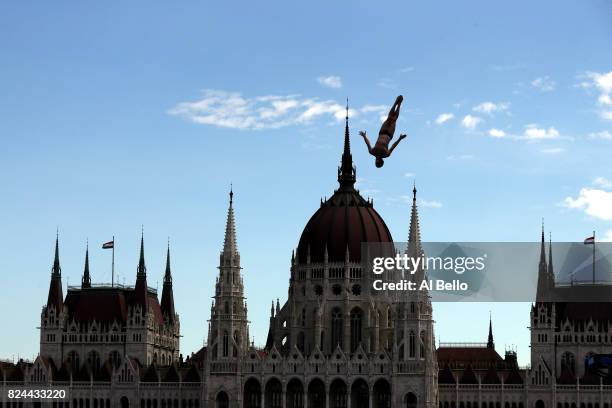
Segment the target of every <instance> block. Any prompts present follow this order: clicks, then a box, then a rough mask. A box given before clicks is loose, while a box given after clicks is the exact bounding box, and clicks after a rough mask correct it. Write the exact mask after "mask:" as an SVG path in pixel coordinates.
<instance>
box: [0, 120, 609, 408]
mask: <svg viewBox="0 0 612 408" xmlns="http://www.w3.org/2000/svg"><path fill="white" fill-rule="evenodd" d="M337 175H338V183H339V184H338V188H337V189H336V190H335V191H334V193H333V195H332V196H331V197H330V198H329V199H326V200H324V201H321V203H320V206H319V208H318V209H317V210H316V212H315V213H314V214H313V216H312V217H311V218H310V220H309V221H308V222H307V224H306V226H305V227H304V230H303V232H302V235H301V237H300V238H299V242H298V245H297V249H296V250H295V251H294V253H293V254H291V266H290V270H289V273H290V275H289V288H288V296H287V300H286V301H285V302H284V304H280V302H278V301H277V302H276V303H274V302H273V303H272V306H271V310H270V326H269V331H268V336H267V339H266V342H265V347H255V345H254V342H252V341H250V339H251V337H250V334H249V320H248V305H247V302H246V300H245V299H246V298H245V290H248V288H245V287H244V283H243V277H242V274H243V270H242V268H243V266H242V264H241V260H240V253H239V251H238V244H237V239H236V224H235V218H234V202H233V192H230V197H229V209H228V213H227V224H226V230H225V237H224V242H223V248H222V250H221V253H220V256H219V268H218V269H219V271H218V276H217V277H216V285H215V292H214V294H213V295H214V300H213V303H212V305H211V309H210V320H209V321H208V336H207V339H206V343H205V344H206V345H205V346H204V347H203V348H202V349H200V350H198V351H196V352H193V353H191V354H189V355H188V357H186V358H183V354H181V352H180V348H179V347H180V319H179V314H178V311H177V310H175V307H174V294H173V287H172V280H173V276H172V271H171V262H170V250H169V249H168V253H167V262H166V269H165V274H164V280H163V287H162V293H161V297H159V296H158V293H157V291H156V290H155V289H152V288H151V287H149V286H148V283H147V268H146V266H145V251H144V239H142V238H141V246H140V256H139V261H138V266H137V268H136V281H135V284H134V285H133V286H126V285H116V284H115V285H100V284H95V283H92V280H91V276H90V272H89V260H88V253H86V254H85V265H84V271H83V275H82V282H81V285H79V286H77V287H72V286H70V287H68V288H67V293H66V294H65V296H64V293H63V289H62V270H61V266H60V257H59V244H58V240H56V243H55V258H54V261H53V266H52V269H51V281H50V285H49V294H48V298H47V301H46V304H45V305H44V306H43V308H42V313H41V316H40V352H39V355H38V357H37V358H36V359H35V361H33V362H27V361H18V362H16V363H15V362H8V361H7V362H0V390H1V392H2V394H1V396H0V408H5V407H6V408H13V407H24V406H35V407H53V408H111V407H113V408H115V407H116V408H129V407H133V408H285V407H287V408H369V407H371V408H390V407H394V408H417V407H418V408H612V378H607V377H599V376H594V375H592V374H589V373H587V372H585V369H584V364H583V362H584V358H585V356H586V355H588V354H589V353H612V303H560V302H555V301H553V300H551V299H542V298H541V297H538V299H537V301H536V302H535V303H533V305H532V309H531V316H530V332H531V365H530V366H529V367H521V366H519V365H518V362H517V356H516V353H514V352H512V351H506V352H504V353H503V355H500V354H499V353H498V351H497V350H496V348H495V342H494V337H493V330H492V325H491V322H489V327H488V329H489V333H488V338H487V339H486V340H487V341H486V342H483V343H482V344H467V343H452V344H450V343H449V344H439V345H438V347H436V343H435V335H434V321H433V319H432V303H431V299H430V296H429V295H428V294H427V293H426V292H411V294H409V295H405V297H404V298H403V299H402V300H401V301H400V300H398V299H397V298H394V297H390V296H382V295H381V294H377V293H375V291H374V290H373V289H372V279H373V278H372V274H371V273H366V271H364V270H363V265H362V250H363V248H362V244H363V243H372V244H378V243H382V244H392V243H393V242H394V241H393V238H392V236H391V233H390V232H389V229H388V227H387V225H386V224H385V222H384V220H383V218H382V217H381V216H380V214H379V213H378V212H377V211H376V210H375V209H374V205H373V202H372V201H370V200H366V199H364V198H363V197H362V196H361V195H360V194H359V191H358V190H356V189H355V182H356V169H355V167H354V165H353V160H352V156H351V150H350V139H349V127H348V118H347V121H346V127H345V133H344V149H343V153H342V158H341V165H340V167H339V168H338V174H337ZM416 194H417V191H416V188H415V189H413V200H412V208H411V210H410V219H409V220H408V219H407V220H406V224H407V225H408V226H409V227H408V231H406V233H407V236H408V240H407V241H408V244H407V248H406V251H407V252H408V253H409V254H412V255H414V254H421V253H422V248H421V237H420V231H419V215H418V209H417V200H416ZM406 213H407V214H408V211H406ZM407 218H408V217H407ZM541 238H542V248H541V259H540V263H539V265H534V274H538V293H540V291H541V290H542V293H543V291H544V289H545V288H547V289H551V288H554V287H555V274H554V271H553V263H552V255H551V250H552V248H551V247H549V248H548V257H547V254H546V253H547V248H546V245H545V243H544V235H543V234H542V237H541ZM287 255H288V257H289V254H287ZM364 256H365V255H364ZM245 267H246V270H247V271H248V265H247V266H245ZM419 273H420V274H423V271H420V272H419ZM422 277H424V276H423V275H421V276H420V278H422ZM417 278H419V276H418V274H417ZM204 295H208V294H204ZM406 296H407V297H406ZM610 301H611V302H612V299H610ZM486 329H487V328H486V326H485V327H483V340H484V339H485V337H486ZM262 340H263V339H262ZM19 387H21V388H45V387H59V388H64V389H66V390H67V391H68V392H67V397H66V398H65V399H62V400H55V401H51V400H46V401H19V400H14V399H13V400H10V399H8V398H7V395H8V394H7V391H8V390H9V389H17V388H19Z"/></svg>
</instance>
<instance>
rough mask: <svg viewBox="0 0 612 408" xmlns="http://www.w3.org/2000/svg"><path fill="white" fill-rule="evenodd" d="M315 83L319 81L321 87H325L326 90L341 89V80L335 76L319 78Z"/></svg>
mask: <svg viewBox="0 0 612 408" xmlns="http://www.w3.org/2000/svg"><path fill="white" fill-rule="evenodd" d="M317 81H319V83H320V84H321V85H323V86H326V87H328V88H332V89H338V88H342V78H340V77H339V76H336V75H330V76H320V77H318V78H317Z"/></svg>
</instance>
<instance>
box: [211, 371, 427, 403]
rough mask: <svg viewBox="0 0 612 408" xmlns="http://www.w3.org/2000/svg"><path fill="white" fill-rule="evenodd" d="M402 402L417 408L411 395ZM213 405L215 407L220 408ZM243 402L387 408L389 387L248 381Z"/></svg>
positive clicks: (379, 382) (316, 381)
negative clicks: (284, 384)
mask: <svg viewBox="0 0 612 408" xmlns="http://www.w3.org/2000/svg"><path fill="white" fill-rule="evenodd" d="M403 400H404V404H403V407H406V408H414V407H416V406H417V399H416V396H415V395H414V394H413V393H407V394H406V395H405V396H404V398H403ZM217 402H218V403H217V408H222V407H224V405H222V404H220V403H219V401H217ZM243 402H244V403H243V406H244V408H390V407H391V386H390V384H389V382H388V381H387V380H386V379H379V380H377V381H376V382H375V383H374V384H373V385H369V384H368V383H367V382H366V381H365V380H364V379H362V378H358V379H356V380H354V381H353V382H352V383H351V384H347V383H346V382H345V381H344V380H342V379H340V378H337V379H335V380H333V381H332V382H331V383H330V384H329V385H327V386H326V384H325V383H324V382H323V381H322V380H321V379H318V378H315V379H313V380H311V381H310V382H308V384H306V385H305V384H304V383H303V382H302V381H301V380H299V379H297V378H293V379H291V380H290V381H289V382H288V383H287V385H286V387H285V388H283V384H282V383H281V382H280V381H279V380H278V379H277V378H271V379H269V380H268V381H267V382H266V383H265V384H264V385H263V386H262V384H261V383H260V382H259V381H258V380H257V379H255V378H250V379H249V380H247V381H246V383H245V384H244V395H243ZM403 407H402V408H403Z"/></svg>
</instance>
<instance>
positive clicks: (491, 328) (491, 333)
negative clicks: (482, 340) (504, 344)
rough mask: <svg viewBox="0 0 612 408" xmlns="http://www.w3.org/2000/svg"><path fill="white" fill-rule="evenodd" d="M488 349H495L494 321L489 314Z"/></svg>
mask: <svg viewBox="0 0 612 408" xmlns="http://www.w3.org/2000/svg"><path fill="white" fill-rule="evenodd" d="M487 348H492V349H494V348H495V342H494V341H493V320H492V319H491V314H490V313H489V338H488V339H487Z"/></svg>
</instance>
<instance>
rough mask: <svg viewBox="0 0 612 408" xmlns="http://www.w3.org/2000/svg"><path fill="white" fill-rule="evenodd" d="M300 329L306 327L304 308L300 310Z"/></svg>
mask: <svg viewBox="0 0 612 408" xmlns="http://www.w3.org/2000/svg"><path fill="white" fill-rule="evenodd" d="M301 320H302V321H301V323H302V327H306V308H303V309H302V319H301Z"/></svg>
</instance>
